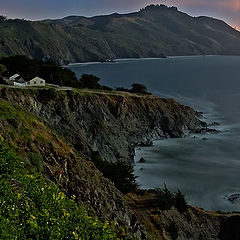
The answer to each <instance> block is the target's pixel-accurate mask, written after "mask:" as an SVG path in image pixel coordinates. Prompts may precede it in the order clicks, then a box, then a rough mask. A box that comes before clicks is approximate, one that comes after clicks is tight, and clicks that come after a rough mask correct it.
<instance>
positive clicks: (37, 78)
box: [30, 77, 45, 81]
mask: <svg viewBox="0 0 240 240" xmlns="http://www.w3.org/2000/svg"><path fill="white" fill-rule="evenodd" d="M36 80H40V81H45V80H44V79H42V78H40V77H35V78H33V79H31V80H30V81H36Z"/></svg>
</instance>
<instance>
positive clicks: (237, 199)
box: [227, 193, 240, 204]
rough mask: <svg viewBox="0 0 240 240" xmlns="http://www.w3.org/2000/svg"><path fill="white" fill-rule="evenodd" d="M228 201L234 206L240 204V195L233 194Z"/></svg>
mask: <svg viewBox="0 0 240 240" xmlns="http://www.w3.org/2000/svg"><path fill="white" fill-rule="evenodd" d="M227 200H228V201H229V202H231V203H233V204H234V203H240V194H239V193H235V194H231V195H229V196H227Z"/></svg>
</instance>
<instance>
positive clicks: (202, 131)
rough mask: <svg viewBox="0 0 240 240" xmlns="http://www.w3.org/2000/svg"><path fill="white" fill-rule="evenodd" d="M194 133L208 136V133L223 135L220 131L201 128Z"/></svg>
mask: <svg viewBox="0 0 240 240" xmlns="http://www.w3.org/2000/svg"><path fill="white" fill-rule="evenodd" d="M194 133H196V134H206V133H210V134H218V133H221V131H220V130H217V129H214V128H207V127H206V128H199V129H197V130H195V131H194Z"/></svg>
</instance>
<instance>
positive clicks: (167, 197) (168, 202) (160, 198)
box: [156, 184, 188, 213]
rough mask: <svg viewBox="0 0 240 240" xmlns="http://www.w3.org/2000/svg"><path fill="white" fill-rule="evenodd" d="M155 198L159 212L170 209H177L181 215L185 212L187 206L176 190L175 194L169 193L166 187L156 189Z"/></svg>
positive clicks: (182, 196)
mask: <svg viewBox="0 0 240 240" xmlns="http://www.w3.org/2000/svg"><path fill="white" fill-rule="evenodd" d="M156 197H157V202H158V206H159V208H160V209H161V210H163V211H164V210H169V209H171V207H175V208H177V210H178V211H179V212H181V213H184V212H187V210H188V205H187V201H186V199H185V196H184V194H183V193H182V192H181V191H180V190H178V191H177V192H176V193H171V192H170V191H169V190H168V188H167V186H166V185H165V184H164V188H163V189H161V188H156Z"/></svg>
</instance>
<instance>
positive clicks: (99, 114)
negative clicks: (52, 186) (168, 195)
mask: <svg viewBox="0 0 240 240" xmlns="http://www.w3.org/2000/svg"><path fill="white" fill-rule="evenodd" d="M202 125H204V123H202V122H201V121H199V120H198V118H197V114H196V112H195V111H194V110H193V109H191V108H189V107H186V106H183V105H181V104H179V103H177V102H175V101H174V100H172V99H161V98H158V97H154V96H144V95H133V94H128V93H119V92H118V93H116V92H94V91H87V90H71V91H62V90H60V91H56V90H53V89H17V88H4V87H2V88H0V129H1V135H2V136H3V137H4V138H5V139H8V142H9V143H10V144H11V145H13V146H14V147H15V148H16V149H18V153H19V154H20V155H22V156H23V157H24V158H26V159H27V158H28V154H29V153H31V152H33V153H37V154H39V155H41V156H42V159H43V169H44V170H43V175H44V176H45V178H46V179H49V180H51V181H54V182H58V177H59V175H58V172H59V171H61V172H62V180H61V183H60V187H61V190H62V191H64V192H65V193H66V194H67V195H68V196H72V195H75V196H76V200H77V201H78V202H79V203H83V204H84V206H85V207H86V208H87V209H88V212H89V214H91V215H93V216H97V217H99V218H100V219H101V220H102V221H104V220H109V221H114V222H115V223H117V225H118V226H121V227H123V228H125V229H126V231H127V232H128V233H129V234H130V235H131V236H135V237H136V238H138V239H146V238H147V237H150V235H152V237H153V239H171V230H169V229H168V228H167V226H168V224H169V222H171V221H174V222H175V224H177V226H178V227H179V228H180V229H181V231H179V239H186V237H190V238H189V239H199V238H200V237H202V239H218V234H219V232H220V231H221V228H222V224H223V223H224V221H225V220H226V219H227V218H228V217H231V216H227V215H224V216H221V215H220V214H214V213H207V212H205V211H201V210H199V209H194V208H191V209H190V210H189V213H188V214H182V213H179V212H178V211H177V210H176V209H172V210H170V211H160V210H159V209H158V207H157V206H156V202H155V199H154V194H152V193H151V192H150V193H141V192H140V193H130V194H129V195H127V196H123V194H122V193H120V191H118V190H117V189H116V188H115V186H114V184H113V183H112V182H111V181H110V180H108V179H106V178H105V177H104V176H103V175H102V173H101V172H100V171H99V170H98V169H97V168H96V167H95V166H94V164H93V163H92V162H91V160H92V159H91V156H92V155H91V154H92V152H98V153H99V155H100V156H101V158H102V160H104V161H108V162H116V161H120V160H123V161H125V162H127V163H131V162H132V160H133V154H134V147H135V146H137V145H139V144H149V141H150V140H151V139H153V138H161V137H182V136H184V135H185V134H187V133H189V132H191V131H196V130H198V129H200V128H201V127H202ZM160 223H161V224H160ZM200 226H201V227H200ZM224 230H225V228H224ZM166 231H167V233H166V234H165V232H166ZM210 235H211V237H212V238H208V237H209V236H210ZM149 239H150V238H149ZM172 239H174V238H172ZM222 239H223V238H222Z"/></svg>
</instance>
